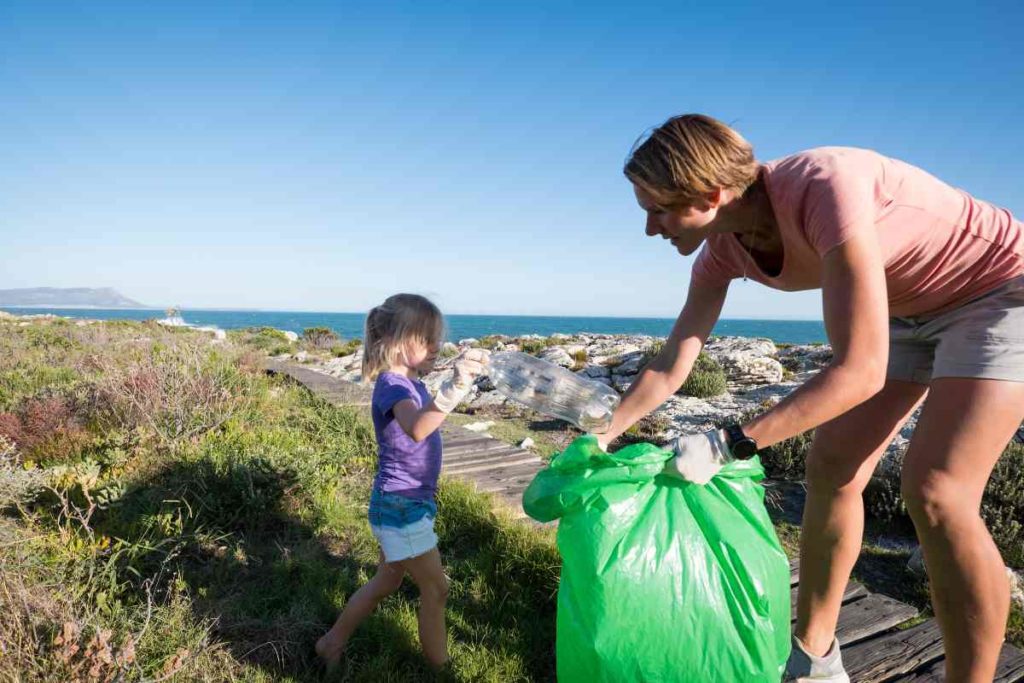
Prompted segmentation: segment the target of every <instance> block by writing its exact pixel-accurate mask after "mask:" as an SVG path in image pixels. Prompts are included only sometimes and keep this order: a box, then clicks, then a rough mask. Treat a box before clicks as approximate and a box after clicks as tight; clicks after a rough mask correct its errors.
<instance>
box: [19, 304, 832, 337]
mask: <svg viewBox="0 0 1024 683" xmlns="http://www.w3.org/2000/svg"><path fill="white" fill-rule="evenodd" d="M0 310H5V311H8V312H10V313H17V314H40V313H51V314H54V315H60V316H66V317H69V318H93V319H99V320H149V319H153V318H163V317H164V312H163V311H161V310H155V309H101V308H89V309H85V308H23V307H8V306H4V307H2V308H0ZM181 315H182V317H183V318H184V319H185V322H186V323H189V324H191V325H211V326H214V327H220V328H222V329H225V330H231V329H237V328H240V327H262V326H266V327H274V328H277V329H279V330H290V331H292V332H295V333H298V334H301V333H302V331H303V330H304V329H306V328H307V327H329V328H331V329H332V330H334V331H335V332H337V333H338V334H339V335H341V337H342V338H344V339H351V338H353V337H362V335H363V321H364V319H365V314H364V313H319V312H315V311H301V312H300V311H215V310H202V309H195V310H191V309H184V310H182V312H181ZM445 319H446V320H447V322H448V328H449V331H448V338H449V339H451V340H453V341H457V340H459V339H465V338H467V337H476V338H480V337H483V336H486V335H489V334H507V335H510V336H517V335H523V334H539V335H542V336H545V337H546V336H549V335H552V334H555V333H556V332H561V333H563V334H576V333H581V332H590V333H601V334H647V335H652V336H657V337H664V336H667V335H668V333H669V331H670V330H671V329H672V323H673V322H675V321H674V319H672V318H594V317H576V316H534V315H448V316H445ZM714 334H716V335H730V336H738V337H767V338H769V339H771V340H773V341H775V342H779V343H787V344H812V343H824V342H825V341H827V340H826V338H825V326H824V324H823V323H822V322H821V321H820V320H720V321H719V322H718V324H717V325H716V326H715V329H714Z"/></svg>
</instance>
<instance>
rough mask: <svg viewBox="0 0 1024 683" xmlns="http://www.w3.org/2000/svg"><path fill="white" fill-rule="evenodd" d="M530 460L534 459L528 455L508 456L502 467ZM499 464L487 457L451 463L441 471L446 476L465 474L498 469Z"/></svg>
mask: <svg viewBox="0 0 1024 683" xmlns="http://www.w3.org/2000/svg"><path fill="white" fill-rule="evenodd" d="M533 457H536V456H533ZM530 462H534V461H533V458H532V457H531V456H529V455H527V456H522V457H518V458H517V457H513V456H510V457H509V458H507V459H505V460H504V461H503V463H502V464H503V466H504V467H512V466H515V465H525V464H527V463H530ZM500 466H501V465H496V464H495V463H494V462H493V461H491V460H489V459H488V460H483V461H479V462H472V463H464V464H458V465H452V466H451V467H448V468H445V469H443V470H442V471H443V472H444V473H445V474H447V475H448V476H455V475H467V474H470V473H472V472H481V471H486V470H493V469H498V467H500Z"/></svg>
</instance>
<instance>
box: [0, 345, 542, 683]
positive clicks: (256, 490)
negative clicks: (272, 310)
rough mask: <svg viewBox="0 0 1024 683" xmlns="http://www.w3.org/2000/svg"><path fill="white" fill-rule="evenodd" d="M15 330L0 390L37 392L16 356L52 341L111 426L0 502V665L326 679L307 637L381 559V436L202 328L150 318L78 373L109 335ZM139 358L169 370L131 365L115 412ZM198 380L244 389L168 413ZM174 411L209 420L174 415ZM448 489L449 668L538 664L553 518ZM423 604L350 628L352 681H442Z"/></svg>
mask: <svg viewBox="0 0 1024 683" xmlns="http://www.w3.org/2000/svg"><path fill="white" fill-rule="evenodd" d="M26 329H31V328H17V327H14V326H3V327H2V328H0V343H2V344H3V345H4V347H5V348H7V349H8V350H9V351H10V352H11V354H10V355H9V357H6V358H5V359H3V360H0V377H2V378H3V379H4V380H5V381H8V386H10V387H11V390H10V393H9V394H8V396H9V400H11V401H12V402H13V403H15V404H18V403H20V402H21V401H24V400H28V399H30V398H31V397H33V396H34V395H35V394H36V392H37V391H38V390H39V387H38V386H37V383H36V382H34V381H28V380H26V379H24V378H23V377H22V376H21V375H18V374H17V372H14V371H15V370H19V369H28V370H32V369H34V368H36V367H37V364H38V363H39V362H40V359H41V356H40V353H43V352H45V353H50V354H51V357H50V358H49V360H50V361H53V362H52V363H51V365H52V366H53V367H55V368H64V369H65V370H66V371H67V372H68V373H70V374H69V379H70V380H71V381H70V384H72V385H74V387H75V388H74V391H75V392H79V393H80V395H81V396H83V397H92V399H93V402H94V403H95V402H99V403H103V401H104V400H105V401H106V404H103V405H92V404H91V403H89V402H85V403H83V404H82V406H83V407H82V410H83V411H85V412H83V414H82V419H83V423H84V424H85V426H86V428H87V429H88V430H90V433H91V434H93V435H95V436H97V437H101V436H103V435H104V434H117V435H120V436H117V437H116V438H114V437H110V438H109V439H108V441H109V443H107V444H106V445H103V446H102V447H97V448H98V450H97V449H96V448H94V449H92V450H91V451H89V452H83V453H80V454H78V455H75V456H74V457H73V458H71V459H69V461H68V462H66V463H65V464H62V465H60V466H59V467H57V466H54V467H46V468H44V469H43V470H41V473H42V474H44V475H45V476H46V477H47V480H48V481H49V482H50V485H51V486H52V487H53V489H52V490H51V491H43V492H40V493H38V495H36V496H35V498H34V499H32V500H30V501H29V502H27V503H25V502H24V501H22V504H21V505H20V507H18V506H15V505H13V503H12V504H10V505H8V504H5V503H2V502H0V507H2V508H3V515H2V516H0V562H2V563H3V567H4V571H3V572H0V610H2V611H0V640H2V642H4V643H5V648H6V650H5V653H4V655H3V657H2V658H0V680H8V679H16V680H24V681H50V680H73V679H74V677H75V676H84V673H83V672H86V671H87V670H88V669H90V668H93V667H100V669H97V670H101V674H102V675H103V676H107V677H108V678H113V677H114V676H115V675H117V672H120V675H123V680H129V681H130V680H142V679H153V678H158V677H160V676H164V675H168V674H169V673H173V672H174V671H177V675H178V677H179V678H178V679H180V680H202V681H236V680H241V681H271V680H273V681H307V680H309V681H312V680H321V678H320V674H319V672H318V669H317V666H316V662H315V658H314V657H313V652H312V645H313V643H314V642H315V640H316V638H317V637H318V636H319V635H320V634H322V633H323V631H324V630H326V629H327V628H328V627H329V625H330V624H331V623H332V622H333V620H334V619H335V618H336V616H337V614H338V612H339V610H340V609H341V608H342V607H343V606H344V602H345V599H346V597H347V596H349V595H351V594H352V593H353V592H354V591H355V590H356V589H357V588H358V587H359V586H360V585H361V584H362V583H363V582H365V581H366V580H368V578H369V577H370V576H371V575H372V573H373V571H374V570H375V567H376V563H377V559H378V558H377V555H378V550H377V547H376V543H375V542H374V539H373V538H372V536H371V534H370V531H369V529H368V526H367V524H366V522H365V514H366V505H367V500H368V496H369V488H370V480H371V478H372V474H373V462H374V448H375V447H374V442H373V436H372V429H371V427H370V425H369V422H368V419H367V417H366V416H365V414H363V413H361V412H359V411H357V410H355V409H345V408H337V407H333V406H330V405H328V404H326V403H322V402H320V401H318V400H316V399H314V398H312V397H311V396H310V395H309V394H308V393H307V392H305V390H302V389H300V388H298V387H295V386H293V385H290V384H287V383H284V382H281V381H276V380H274V379H272V378H268V377H266V376H265V375H264V374H263V373H262V372H261V371H259V368H258V366H257V365H255V364H252V363H251V362H250V361H249V360H247V356H246V355H245V353H244V352H243V351H242V350H241V349H238V348H236V347H232V348H229V349H223V348H222V349H220V350H218V349H216V348H215V347H211V346H209V344H208V343H207V342H203V341H202V340H203V339H204V338H202V337H196V338H192V337H191V336H188V335H183V336H182V335H178V336H176V337H175V338H170V337H167V336H161V337H160V339H159V340H158V341H157V340H154V339H152V338H149V339H148V341H136V342H133V343H129V342H130V341H131V339H142V338H143V337H145V336H146V335H144V334H142V333H143V332H148V331H150V330H149V329H148V328H146V327H144V326H143V327H130V328H127V329H117V330H116V331H115V332H113V333H111V334H110V335H109V337H110V338H108V339H106V342H108V343H109V347H110V348H112V349H120V351H122V352H123V353H109V354H107V355H105V356H104V357H103V358H102V362H99V363H98V364H97V365H96V366H95V368H93V369H90V367H89V366H88V364H85V365H83V364H82V362H81V361H83V359H85V358H87V357H88V356H89V355H90V354H91V353H96V352H100V351H102V349H99V348H97V347H94V346H93V345H92V342H93V339H92V337H91V336H90V335H93V334H94V332H83V331H82V330H80V329H75V330H72V336H71V337H69V339H70V340H71V341H70V343H68V344H62V345H60V346H59V347H54V348H51V347H49V346H46V345H45V344H44V345H42V346H40V345H38V344H37V343H36V340H37V339H38V338H40V335H39V333H38V332H27V333H26V332H25V330H26ZM82 329H85V328H82ZM153 331H154V332H157V330H153ZM108 332H109V331H108ZM204 344H205V345H204ZM131 349H134V350H131ZM192 351H195V352H196V353H199V356H198V357H196V356H194V355H191V352H192ZM159 367H165V368H169V369H166V370H165V371H162V372H158V371H157V370H156V368H159ZM226 369H230V370H231V371H230V372H227V371H226ZM142 371H145V372H144V373H143V374H142V375H140V374H139V373H140V372H142ZM146 373H156V375H155V376H156V377H157V378H158V379H159V381H155V380H154V381H149V380H147V381H146V382H144V383H143V384H144V386H145V387H146V388H147V389H146V390H147V391H148V392H149V393H147V394H146V396H147V397H148V400H147V401H146V402H143V404H142V406H143V408H142V409H140V410H138V411H136V412H135V413H132V412H130V411H118V410H112V409H111V408H110V405H109V404H113V403H117V401H118V400H120V399H122V398H124V396H125V395H130V392H133V391H136V390H137V389H138V387H139V386H140V385H139V382H138V381H134V380H133V381H128V382H127V383H126V382H124V381H121V380H125V379H126V378H136V379H137V378H138V377H140V376H146V377H149V376H150V375H149V374H146ZM115 380H116V381H115ZM103 387H105V388H107V389H108V391H106V392H101V391H97V388H103ZM210 387H212V388H213V389H214V391H213V395H219V394H218V392H219V391H220V390H223V391H224V392H226V395H231V396H235V397H237V400H236V401H232V402H230V407H231V409H230V410H224V406H222V405H218V404H216V403H204V404H202V406H201V407H195V406H193V407H192V410H193V412H191V413H189V412H181V411H180V410H179V403H181V401H179V399H180V398H185V399H187V398H189V397H194V396H203V395H206V394H205V393H203V392H205V391H206V390H207V389H209V388H210ZM51 389H52V387H51ZM43 390H46V387H43ZM117 391H121V392H129V394H118V393H116V392H117ZM104 397H106V398H105V399H104ZM193 403H195V401H193ZM97 416H101V417H102V419H99V417H97ZM167 416H178V418H180V424H181V425H184V426H186V427H189V426H194V425H199V428H198V429H191V428H189V429H171V428H168V426H167V420H166V419H165V418H166V417H167ZM171 422H172V424H173V423H174V421H173V420H172V421H171ZM19 457H20V456H19ZM19 466H22V465H20V464H19ZM24 466H30V465H28V464H25V465H24ZM60 468H63V469H60ZM3 472H5V470H3V469H2V468H0V475H2V474H3ZM0 490H3V488H2V487H0ZM97 500H100V501H102V503H101V504H99V505H94V503H96V501H97ZM439 507H440V516H439V521H438V534H439V536H440V538H441V548H442V551H443V556H444V561H445V565H446V570H447V572H448V574H449V575H450V577H451V597H450V601H449V610H448V615H449V629H450V640H451V657H452V667H451V676H450V678H453V679H454V680H462V681H495V682H497V681H532V680H550V679H551V678H552V677H553V666H554V654H553V653H554V624H555V620H554V610H555V600H554V596H555V593H556V591H557V577H558V572H559V561H558V555H557V552H556V550H555V547H554V543H553V539H552V536H551V534H549V533H544V532H540V531H537V530H535V529H533V528H532V527H528V526H526V525H523V524H522V523H519V522H514V521H512V520H510V519H508V518H505V517H502V516H501V515H496V514H495V513H493V512H492V506H491V502H490V500H489V499H487V498H484V497H482V496H480V495H477V494H475V493H472V492H470V491H469V490H467V489H466V488H465V487H464V486H462V485H460V484H458V483H453V482H442V486H441V490H440V492H439ZM416 605H417V597H416V590H415V587H414V586H413V585H412V584H411V583H410V582H408V581H407V582H406V584H405V585H404V586H403V588H402V589H401V590H400V591H399V593H398V594H396V595H395V596H393V597H391V598H389V599H387V600H386V601H385V602H384V603H383V605H382V607H381V609H380V610H379V611H378V612H377V613H376V614H375V615H374V616H373V617H371V618H370V619H369V620H368V622H367V623H366V624H365V625H364V626H363V628H361V629H360V630H359V631H358V632H357V634H356V636H355V638H354V639H353V641H352V642H351V644H350V649H349V659H350V668H349V675H348V677H347V678H346V679H345V680H351V681H384V680H392V681H409V680H430V679H431V678H432V677H431V675H430V674H429V672H428V671H427V669H426V668H425V665H424V660H423V658H422V656H421V655H420V653H419V647H418V636H417V631H416V619H415V611H416ZM65 632H66V633H65ZM108 660H109V662H108Z"/></svg>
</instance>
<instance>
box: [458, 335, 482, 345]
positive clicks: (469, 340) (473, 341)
mask: <svg viewBox="0 0 1024 683" xmlns="http://www.w3.org/2000/svg"><path fill="white" fill-rule="evenodd" d="M479 345H480V340H479V339H476V338H475V337H466V338H465V339H460V340H459V346H479Z"/></svg>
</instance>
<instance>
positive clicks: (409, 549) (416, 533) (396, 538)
mask: <svg viewBox="0 0 1024 683" xmlns="http://www.w3.org/2000/svg"><path fill="white" fill-rule="evenodd" d="M368 516H369V519H370V530H371V531H373V535H374V537H376V539H377V542H378V543H380V548H381V552H383V553H384V561H385V562H400V561H401V560H408V559H409V558H412V557H419V556H420V555H422V554H424V553H426V552H429V551H431V550H433V549H434V548H436V547H437V534H436V533H434V519H435V518H436V517H437V504H436V503H434V501H433V500H429V499H427V500H419V499H416V498H409V497H407V496H400V495H398V494H395V493H385V492H383V491H380V490H378V489H376V488H375V489H374V490H373V493H372V494H371V495H370V510H369V514H368Z"/></svg>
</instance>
